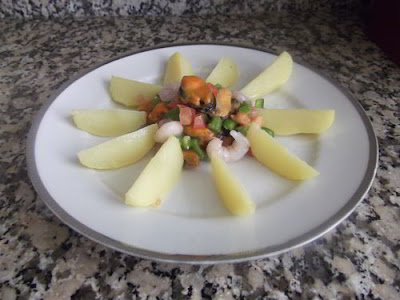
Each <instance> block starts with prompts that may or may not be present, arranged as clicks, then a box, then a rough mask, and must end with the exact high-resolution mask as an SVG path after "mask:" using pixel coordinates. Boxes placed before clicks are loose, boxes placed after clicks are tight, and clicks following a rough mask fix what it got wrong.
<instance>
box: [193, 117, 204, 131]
mask: <svg viewBox="0 0 400 300" xmlns="http://www.w3.org/2000/svg"><path fill="white" fill-rule="evenodd" d="M203 128H206V123H205V122H204V117H203V115H202V114H198V115H196V116H195V117H194V119H193V129H203Z"/></svg>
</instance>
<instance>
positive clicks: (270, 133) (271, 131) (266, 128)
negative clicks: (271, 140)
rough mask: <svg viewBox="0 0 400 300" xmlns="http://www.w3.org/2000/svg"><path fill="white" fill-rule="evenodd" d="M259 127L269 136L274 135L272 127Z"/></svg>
mask: <svg viewBox="0 0 400 300" xmlns="http://www.w3.org/2000/svg"><path fill="white" fill-rule="evenodd" d="M261 129H262V130H264V131H265V132H266V133H268V134H269V135H270V136H272V137H274V136H275V132H274V131H273V130H272V129H269V128H268V127H261Z"/></svg>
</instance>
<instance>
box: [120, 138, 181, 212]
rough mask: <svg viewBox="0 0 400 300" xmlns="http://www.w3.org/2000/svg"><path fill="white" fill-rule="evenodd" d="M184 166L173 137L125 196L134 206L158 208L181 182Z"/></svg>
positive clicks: (178, 145) (176, 140)
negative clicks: (164, 198) (179, 181)
mask: <svg viewBox="0 0 400 300" xmlns="http://www.w3.org/2000/svg"><path fill="white" fill-rule="evenodd" d="M182 166H183V155H182V150H181V146H180V144H179V141H178V139H177V138H176V137H173V136H171V137H170V138H168V140H167V141H166V142H165V143H164V144H163V145H162V146H161V148H160V149H159V150H158V152H157V153H156V155H155V156H154V157H153V158H152V159H151V161H150V162H149V163H148V164H147V166H146V167H145V168H144V170H143V171H142V173H141V174H140V175H139V177H138V178H137V179H136V181H135V182H134V183H133V185H132V187H131V188H130V189H129V191H128V192H127V193H126V195H125V203H126V204H129V205H132V206H152V205H153V206H158V205H160V204H161V201H162V199H163V197H164V196H165V195H166V194H167V193H168V192H169V191H171V190H172V188H173V187H174V186H175V185H176V183H177V182H178V180H179V177H180V175H181V172H182Z"/></svg>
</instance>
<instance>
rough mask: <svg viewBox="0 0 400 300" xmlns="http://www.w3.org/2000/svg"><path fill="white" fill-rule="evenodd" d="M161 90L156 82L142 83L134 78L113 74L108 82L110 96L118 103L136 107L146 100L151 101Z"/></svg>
mask: <svg viewBox="0 0 400 300" xmlns="http://www.w3.org/2000/svg"><path fill="white" fill-rule="evenodd" d="M160 91H161V86H159V85H157V84H150V83H144V82H140V81H136V80H130V79H125V78H121V77H116V76H113V77H112V78H111V82H110V93H111V98H112V99H113V100H114V101H115V102H118V103H120V104H123V105H125V106H129V107H137V106H138V105H139V104H142V103H143V102H146V101H152V100H153V98H154V96H156V95H157V94H158V93H159V92H160Z"/></svg>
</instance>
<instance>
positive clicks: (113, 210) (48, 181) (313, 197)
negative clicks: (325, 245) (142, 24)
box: [28, 44, 377, 263]
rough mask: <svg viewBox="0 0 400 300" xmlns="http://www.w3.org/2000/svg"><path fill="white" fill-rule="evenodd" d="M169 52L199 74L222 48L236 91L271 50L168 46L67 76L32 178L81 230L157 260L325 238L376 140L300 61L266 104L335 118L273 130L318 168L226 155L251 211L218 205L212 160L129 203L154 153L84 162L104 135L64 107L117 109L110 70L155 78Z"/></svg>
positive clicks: (360, 182) (269, 251) (373, 155)
mask: <svg viewBox="0 0 400 300" xmlns="http://www.w3.org/2000/svg"><path fill="white" fill-rule="evenodd" d="M176 51H179V52H181V53H182V54H183V55H184V56H186V57H187V58H188V59H189V60H190V61H191V62H192V64H193V68H194V70H195V72H196V74H197V75H200V76H202V77H203V78H205V77H206V76H207V75H208V73H209V72H210V71H211V70H212V68H213V66H215V64H216V63H217V62H218V60H219V59H220V58H221V57H222V56H227V57H230V58H231V59H233V60H234V61H235V62H236V63H237V64H238V66H239V69H240V73H241V76H240V81H239V82H238V84H237V85H236V86H235V87H233V89H240V88H241V87H242V86H244V85H245V84H246V83H247V82H248V81H249V80H251V79H252V78H254V76H256V75H257V74H258V73H260V72H261V71H262V70H263V69H265V67H266V66H268V65H269V64H270V63H271V62H272V61H273V60H274V59H275V57H276V56H275V55H273V54H270V53H267V52H264V51H262V50H258V49H253V48H243V47H237V46H230V45H215V44H195V45H193V44H191V45H178V46H169V47H162V48H153V49H146V50H141V51H138V52H135V53H133V54H131V55H128V56H125V57H122V58H119V59H116V60H113V61H111V62H107V63H104V64H102V65H101V66H98V67H96V68H94V69H91V70H89V71H87V72H85V73H84V74H83V75H81V76H79V77H78V78H75V79H74V80H71V81H70V82H68V83H66V84H65V85H64V86H63V87H61V88H60V89H59V90H58V91H57V92H56V93H55V95H54V96H53V97H52V98H51V99H50V101H49V102H48V103H47V104H46V105H44V107H43V108H42V110H41V111H40V112H39V115H38V117H37V119H36V120H35V122H34V124H33V126H32V129H31V132H30V135H29V141H28V167H29V173H30V176H31V179H32V182H33V184H34V186H35V188H36V190H37V191H38V193H39V195H40V197H41V198H42V199H43V200H44V202H45V203H46V204H47V205H48V206H49V208H50V209H51V210H52V211H53V212H54V213H55V214H56V215H57V216H58V217H59V218H60V219H61V220H62V221H64V222H65V223H66V224H68V225H69V226H71V227H72V228H74V229H75V230H76V231H78V232H80V233H81V234H83V235H85V236H87V237H88V238H90V239H92V240H95V241H97V242H99V243H101V244H104V245H106V246H109V247H111V248H114V249H116V250H119V251H122V252H125V253H128V254H132V255H136V256H139V257H143V258H151V259H156V260H161V261H175V262H176V261H180V262H190V263H216V262H235V261H243V260H248V259H255V258H260V257H265V256H269V255H273V254H277V253H281V252H284V251H288V250H290V249H292V248H294V247H298V246H300V245H303V244H305V243H307V242H310V241H312V240H314V239H315V238H317V237H319V236H321V235H322V234H324V233H325V232H327V231H328V230H330V229H331V228H333V227H334V226H336V225H337V224H338V223H339V222H340V221H342V220H343V219H344V218H346V216H348V215H349V214H350V213H351V211H352V210H353V209H354V208H355V207H356V205H357V203H358V202H359V201H361V199H362V198H363V196H364V195H365V193H366V192H367V191H368V189H369V187H370V185H371V182H372V180H373V177H374V175H375V172H376V165H377V142H376V138H375V135H374V132H373V129H372V126H371V124H370V122H369V120H368V118H367V116H366V114H365V113H364V111H363V109H362V108H361V106H360V105H359V104H358V103H357V102H356V101H354V100H353V99H351V97H349V95H348V94H347V93H346V92H344V91H343V90H342V89H340V88H339V87H338V86H337V85H336V84H334V83H332V81H330V80H328V79H327V78H325V77H323V76H321V75H320V74H318V73H317V72H315V71H314V70H312V69H310V68H309V67H305V66H303V65H300V64H297V63H295V64H294V67H293V73H292V76H291V78H290V80H289V81H288V82H287V83H286V84H285V85H284V86H283V87H282V88H281V89H280V90H279V91H277V92H275V93H273V94H270V95H267V96H266V97H265V99H266V101H265V103H266V107H268V108H307V109H334V110H335V113H336V116H335V121H334V124H333V125H332V127H331V128H330V129H329V130H328V131H327V132H325V133H324V134H321V135H296V136H287V137H276V139H277V140H279V141H280V142H281V143H283V144H284V145H285V146H287V147H288V148H289V149H290V151H291V152H293V153H295V154H297V155H298V156H299V157H300V158H302V159H304V160H305V161H306V162H308V163H309V164H310V165H311V166H313V167H314V168H315V169H317V170H318V171H319V172H320V173H321V175H320V176H318V177H316V178H314V179H310V180H307V181H304V182H293V181H290V180H287V179H284V178H282V177H279V176H277V175H275V174H274V173H272V172H271V171H269V170H268V169H266V168H264V167H263V166H262V165H261V164H259V163H258V162H257V161H256V160H255V159H253V158H251V157H245V158H244V159H243V160H241V161H239V162H237V163H232V164H230V168H231V170H232V171H233V172H234V173H235V174H236V175H237V176H238V177H239V178H240V180H241V182H242V184H243V185H244V186H245V187H246V189H247V190H248V191H249V193H250V195H251V196H252V198H253V200H254V201H255V202H256V204H257V210H256V212H255V214H254V215H252V216H248V217H234V216H231V215H230V214H229V213H228V212H227V211H226V209H225V208H224V207H223V206H222V204H221V201H220V199H219V197H218V195H217V193H216V191H215V188H214V185H213V182H212V180H211V176H210V165H209V164H208V163H203V164H202V166H201V167H199V168H197V169H195V170H184V171H183V172H182V175H181V179H180V182H179V184H178V185H177V186H176V187H175V188H174V190H173V191H172V192H171V193H170V194H169V195H168V196H167V197H166V198H165V199H164V201H163V204H162V205H161V206H160V207H158V208H135V207H130V206H127V205H125V204H124V201H123V199H124V194H125V192H126V191H127V190H128V189H129V187H130V186H131V185H132V183H133V182H134V180H135V178H137V176H138V175H139V174H140V172H141V170H142V169H143V168H144V167H145V165H146V163H147V162H148V161H149V160H150V159H151V157H152V155H154V152H152V153H150V154H149V155H147V156H146V157H145V158H144V159H143V160H141V161H140V162H138V163H136V164H134V165H132V166H128V167H126V168H122V169H118V170H110V171H95V170H91V169H87V168H84V167H82V166H81V165H80V164H79V163H78V160H77V156H76V154H77V152H78V151H80V150H82V149H85V148H88V147H90V146H93V145H96V144H98V143H100V142H102V141H105V140H107V139H105V138H99V137H95V136H92V135H90V134H88V133H86V132H83V131H80V130H79V129H77V128H76V127H75V126H74V124H73V122H72V120H71V110H73V109H100V108H115V107H118V105H117V104H115V103H114V102H113V101H112V100H111V98H110V95H109V92H108V85H109V80H110V78H111V76H112V75H116V76H120V77H125V78H129V79H135V80H139V81H143V82H149V83H160V82H161V79H162V75H163V71H164V68H165V65H166V61H167V59H168V57H169V56H170V55H171V54H173V53H174V52H176ZM154 185H157V182H154ZM227 188H229V187H227Z"/></svg>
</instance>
